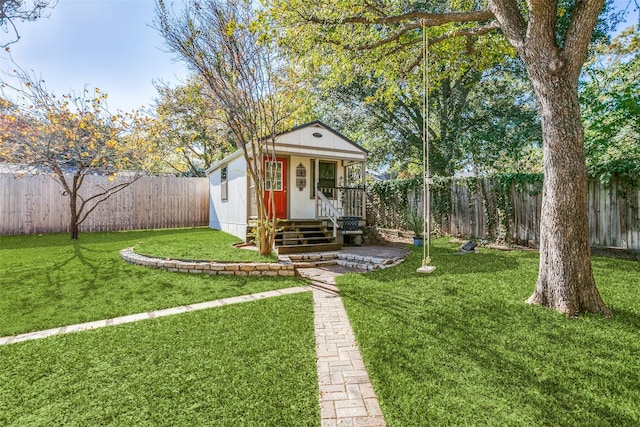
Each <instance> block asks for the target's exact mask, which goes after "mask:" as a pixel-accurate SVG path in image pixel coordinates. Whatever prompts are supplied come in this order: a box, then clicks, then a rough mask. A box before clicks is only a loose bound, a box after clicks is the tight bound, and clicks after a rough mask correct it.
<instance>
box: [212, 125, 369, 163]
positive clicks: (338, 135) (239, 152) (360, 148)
mask: <svg viewBox="0 0 640 427" xmlns="http://www.w3.org/2000/svg"><path fill="white" fill-rule="evenodd" d="M313 127H316V128H322V129H324V130H326V131H328V132H331V133H332V134H334V135H335V136H336V137H338V138H339V139H341V140H342V141H344V142H346V143H347V144H349V145H352V146H353V147H354V148H356V149H357V150H358V151H360V152H362V153H365V155H368V154H369V151H367V150H366V149H364V148H363V147H361V146H360V145H358V144H357V143H355V142H354V141H352V140H351V139H350V138H347V137H346V136H344V135H343V134H341V133H340V132H338V131H337V130H335V129H333V128H331V127H330V126H327V125H326V124H324V123H323V122H321V121H320V120H314V121H312V122H308V123H304V124H301V125H298V126H295V127H293V128H291V129H289V130H287V131H284V132H281V133H279V134H277V135H276V137H275V138H276V140H277V139H278V138H279V137H282V136H285V135H288V134H291V133H293V132H296V131H299V130H302V129H305V128H313ZM265 138H268V137H265ZM276 144H277V142H276ZM241 155H242V149H239V150H237V151H235V152H233V153H232V154H230V155H228V156H227V157H225V158H224V159H222V160H219V161H217V162H216V163H214V164H213V165H211V166H210V167H209V168H208V169H207V170H206V171H205V173H206V174H207V175H210V174H211V173H212V172H213V171H214V170H216V169H218V168H220V167H221V166H222V165H224V164H226V163H228V162H230V161H231V160H233V159H236V158H238V157H240V156H241Z"/></svg>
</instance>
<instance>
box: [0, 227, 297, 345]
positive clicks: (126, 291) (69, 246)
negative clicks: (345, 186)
mask: <svg viewBox="0 0 640 427" xmlns="http://www.w3.org/2000/svg"><path fill="white" fill-rule="evenodd" d="M206 235H209V236H210V238H209V243H208V245H209V246H210V248H208V249H207V251H209V252H211V253H210V254H209V255H211V256H203V257H204V258H214V259H219V260H220V258H222V256H221V257H220V258H219V257H218V256H216V255H215V254H216V251H215V249H214V248H216V247H218V248H220V254H221V255H224V254H228V255H229V258H228V259H227V260H233V259H234V258H235V256H234V257H231V256H230V254H229V250H230V248H229V245H230V239H229V237H228V236H225V235H224V233H220V232H213V231H210V230H204V229H197V230H192V229H176V230H156V231H135V232H118V233H83V234H82V235H81V236H80V239H78V240H75V241H70V240H69V239H68V238H66V237H65V235H62V234H52V235H43V236H2V237H0V336H5V335H13V334H17V333H25V332H31V331H37V330H41V329H48V328H52V327H56V326H63V325H68V324H74V323H82V322H89V321H92V320H99V319H108V318H111V317H116V316H124V315H127V314H132V313H139V312H144V311H150V310H157V309H162V308H168V307H174V306H178V305H183V304H192V303H196V302H202V301H209V300H214V299H219V298H226V297H230V296H236V295H246V294H250V293H255V292H261V291H265V290H270V289H280V288H287V287H291V286H297V285H299V283H300V282H299V281H298V280H296V279H293V278H285V277H278V278H266V277H265V278H256V277H251V278H248V277H227V276H209V275H195V274H182V273H172V272H168V271H163V270H157V269H151V268H145V267H141V266H135V265H130V264H127V263H126V262H124V261H123V260H122V259H121V258H120V255H119V252H120V250H121V249H124V248H127V247H131V246H135V245H137V244H138V243H139V242H142V244H141V246H140V247H141V248H145V242H149V245H150V246H153V245H152V243H153V242H155V245H156V246H155V247H156V248H157V249H159V251H158V252H157V254H158V255H161V254H162V253H166V254H167V255H171V254H175V253H176V252H175V250H174V248H172V242H177V243H176V248H175V249H180V248H181V249H180V250H185V252H179V253H183V254H184V255H185V257H192V258H200V256H198V253H197V252H189V251H190V250H196V251H197V249H198V247H199V246H201V245H202V243H203V240H206V239H207V238H206V237H205V236H206ZM219 237H220V238H219ZM162 244H164V245H166V252H165V251H162V250H160V246H161V245H162ZM234 250H235V251H237V254H238V258H240V257H243V256H248V255H254V254H245V252H246V251H243V250H241V249H234ZM154 252H155V250H154ZM203 253H206V252H203ZM254 256H255V255H254Z"/></svg>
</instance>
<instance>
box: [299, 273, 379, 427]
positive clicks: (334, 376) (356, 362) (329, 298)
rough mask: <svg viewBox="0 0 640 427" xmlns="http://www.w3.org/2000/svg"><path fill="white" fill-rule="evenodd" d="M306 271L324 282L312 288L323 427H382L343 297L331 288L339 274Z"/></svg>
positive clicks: (315, 279) (374, 397) (375, 399)
mask: <svg viewBox="0 0 640 427" xmlns="http://www.w3.org/2000/svg"><path fill="white" fill-rule="evenodd" d="M309 270H314V271H313V272H307V273H311V274H312V275H313V277H314V279H313V280H314V281H323V282H324V283H322V288H314V289H313V301H314V313H315V316H314V317H315V332H316V364H317V368H318V385H319V388H320V418H321V424H322V427H333V426H336V427H337V426H385V425H386V423H385V421H384V417H383V416H382V411H381V410H380V405H379V404H378V399H377V398H376V395H375V393H374V391H373V386H372V384H371V381H370V379H369V374H368V373H367V369H366V367H365V365H364V363H363V361H362V356H361V355H360V350H359V348H358V344H357V342H356V339H355V336H354V334H353V329H352V328H351V324H350V323H349V318H348V317H347V312H346V310H345V308H344V304H343V303H342V298H340V294H339V292H338V290H337V288H335V286H333V285H334V284H335V282H333V279H334V278H335V276H336V275H339V274H340V273H337V272H335V271H332V270H334V269H332V268H331V267H327V268H326V269H309ZM322 270H325V274H322ZM301 274H302V275H303V276H304V275H305V272H304V270H301ZM331 287H333V288H334V291H333V292H331V289H330V288H331ZM327 288H329V289H327Z"/></svg>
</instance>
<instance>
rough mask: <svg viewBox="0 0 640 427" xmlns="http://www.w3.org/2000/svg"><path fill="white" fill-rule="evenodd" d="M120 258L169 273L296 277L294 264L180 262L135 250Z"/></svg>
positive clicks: (123, 251) (123, 254)
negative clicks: (154, 256)
mask: <svg viewBox="0 0 640 427" xmlns="http://www.w3.org/2000/svg"><path fill="white" fill-rule="evenodd" d="M120 257H121V258H122V259H123V260H125V261H126V262H128V263H129V264H135V265H141V266H144V267H150V268H159V269H162V270H167V271H174V272H180V273H195V274H198V273H200V274H212V275H225V276H295V270H294V266H293V264H292V263H290V262H289V263H287V262H283V261H282V260H281V262H279V263H275V262H272V263H269V262H256V263H241V262H238V263H219V262H214V261H179V260H175V259H169V258H168V259H162V258H152V257H148V256H144V255H140V254H137V253H135V252H133V248H132V247H131V248H126V249H123V250H121V251H120Z"/></svg>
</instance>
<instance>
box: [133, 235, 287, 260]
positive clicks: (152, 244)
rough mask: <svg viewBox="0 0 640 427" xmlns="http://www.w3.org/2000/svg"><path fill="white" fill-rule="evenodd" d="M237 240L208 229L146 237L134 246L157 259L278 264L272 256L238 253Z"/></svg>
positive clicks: (248, 252)
mask: <svg viewBox="0 0 640 427" xmlns="http://www.w3.org/2000/svg"><path fill="white" fill-rule="evenodd" d="M239 242H240V239H238V238H237V237H235V236H232V235H231V234H227V233H223V232H221V231H216V230H211V229H210V228H193V229H189V230H182V231H181V234H180V237H179V238H176V235H175V234H174V235H165V234H160V235H149V236H148V237H145V238H144V239H141V240H140V242H138V244H137V245H136V247H135V249H134V252H136V253H139V254H142V255H147V256H152V257H160V258H173V259H181V260H189V261H192V260H196V261H222V262H231V261H238V262H277V261H278V257H277V255H276V254H275V252H274V253H273V254H271V255H270V256H262V255H260V253H259V252H257V251H253V250H247V249H238V248H236V247H234V246H233V245H234V244H235V243H239Z"/></svg>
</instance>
